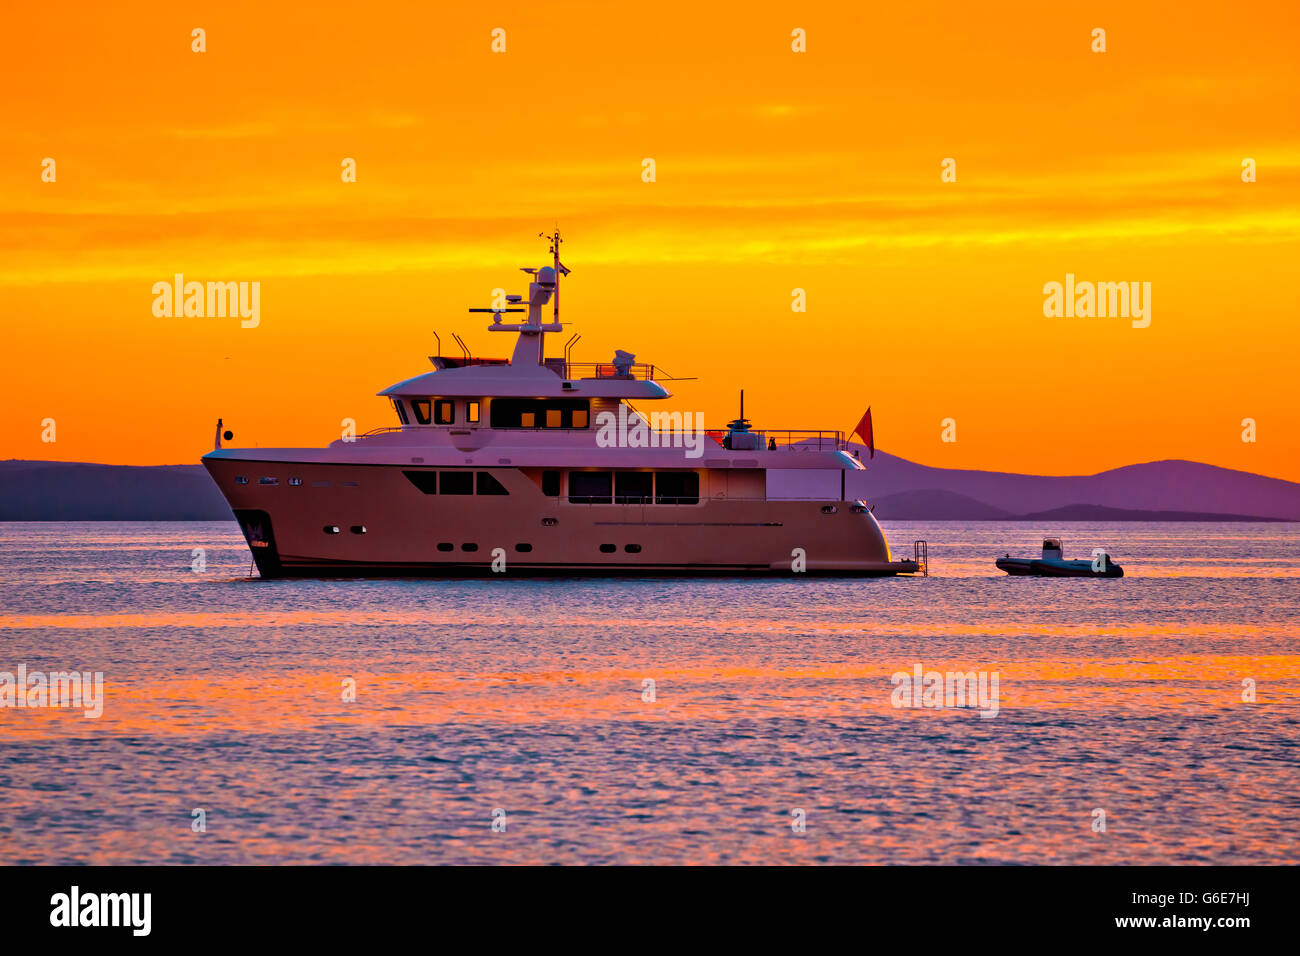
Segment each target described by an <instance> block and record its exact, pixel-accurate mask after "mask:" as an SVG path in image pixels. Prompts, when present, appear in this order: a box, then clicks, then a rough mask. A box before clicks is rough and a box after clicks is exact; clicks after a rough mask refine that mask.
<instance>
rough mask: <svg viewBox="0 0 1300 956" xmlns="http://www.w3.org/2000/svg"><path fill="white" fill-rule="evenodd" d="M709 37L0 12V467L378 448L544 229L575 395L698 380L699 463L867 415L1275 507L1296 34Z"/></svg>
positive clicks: (672, 23)
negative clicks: (623, 378)
mask: <svg viewBox="0 0 1300 956" xmlns="http://www.w3.org/2000/svg"><path fill="white" fill-rule="evenodd" d="M715 6H716V5H711V4H699V3H690V4H687V3H664V2H656V3H654V4H649V5H646V4H635V5H633V4H616V3H545V4H540V3H537V4H522V3H507V4H496V5H483V4H474V3H465V4H454V5H451V6H450V7H448V6H447V5H444V4H437V5H435V4H430V3H411V4H393V3H374V4H354V3H330V2H326V3H311V4H305V3H301V4H298V3H278V4H270V3H233V2H221V3H215V2H214V3H179V2H157V3H146V2H137V3H123V4H111V5H110V4H99V3H93V4H92V3H89V2H87V3H75V4H74V3H57V2H55V3H43V4H26V5H22V6H21V7H17V6H14V7H11V9H10V10H8V11H7V12H6V15H5V21H6V22H5V28H4V29H3V30H2V31H0V73H2V74H3V76H2V78H3V85H2V86H0V116H2V117H3V120H4V122H3V123H0V144H2V147H3V148H0V245H2V247H3V255H2V256H0V315H3V321H4V323H5V332H6V345H7V347H6V349H5V354H6V356H7V358H8V361H6V362H5V371H4V376H3V384H2V385H0V390H2V391H0V397H2V398H3V401H2V402H0V458H8V457H17V458H43V459H64V460H79V461H105V462H120V463H133V464H149V463H161V462H195V461H197V460H198V457H199V456H200V455H201V454H202V453H203V452H205V451H206V450H208V449H209V448H210V447H211V435H212V424H213V422H214V421H215V419H216V418H217V417H218V416H222V417H224V418H225V420H226V422H227V424H228V425H229V427H231V428H233V429H234V431H235V433H236V441H235V442H234V444H235V445H241V446H242V445H253V444H260V445H323V444H325V443H327V442H328V441H330V440H332V439H334V438H337V437H338V435H339V422H340V420H341V419H342V418H345V417H352V418H355V419H356V420H357V422H358V426H359V428H360V429H361V430H364V429H366V428H369V427H373V426H375V425H387V424H391V423H393V418H392V415H391V412H390V411H389V409H388V406H387V403H386V402H384V401H383V400H381V399H378V398H376V397H374V393H375V392H377V391H379V390H380V389H381V388H383V387H385V386H387V385H389V384H391V383H392V382H395V381H397V380H399V379H402V378H406V377H408V376H410V375H413V374H416V373H418V372H420V371H423V370H425V369H427V368H428V365H427V361H426V360H425V356H426V355H427V354H429V353H430V351H431V350H432V347H433V336H432V335H431V331H432V330H435V329H436V330H437V331H439V332H440V333H441V334H442V339H443V344H444V349H445V350H447V351H448V352H449V353H454V349H453V348H452V347H451V345H450V341H451V339H450V333H451V332H452V331H459V332H460V333H461V334H462V335H463V336H464V337H465V338H466V340H467V341H468V342H469V344H470V346H471V348H472V349H473V350H474V352H475V353H476V354H501V353H503V352H504V351H505V350H506V349H508V348H509V342H508V340H507V337H504V336H489V335H488V334H487V333H486V332H485V331H484V326H485V324H486V323H485V322H484V321H483V318H482V316H469V315H467V314H466V313H465V311H464V310H465V308H466V307H469V306H486V305H488V304H489V301H488V300H489V296H490V294H491V290H492V289H493V288H495V287H497V286H502V285H504V286H506V288H507V291H510V292H524V291H525V286H524V282H523V278H524V277H523V275H522V274H521V273H519V272H517V271H515V270H516V268H517V267H518V266H522V265H540V264H542V263H543V261H544V258H545V244H544V243H542V242H540V241H539V240H537V239H536V238H535V237H536V235H537V233H538V232H539V231H540V230H542V229H544V228H546V227H549V226H550V225H551V224H552V223H553V222H555V221H557V220H558V221H559V223H560V225H561V227H562V228H563V229H564V230H565V233H566V237H567V240H568V242H567V245H566V257H565V258H566V262H567V264H568V265H569V266H570V267H571V268H572V269H573V270H574V272H573V275H572V276H571V277H570V279H568V280H566V281H567V285H566V287H565V292H564V300H563V301H564V318H565V319H566V320H567V321H571V322H573V323H575V324H574V331H578V332H581V333H582V335H583V340H582V343H581V345H580V346H579V348H578V351H577V352H576V353H575V358H576V359H577V360H580V361H596V360H606V359H608V358H609V357H610V356H611V355H612V352H613V349H614V348H623V349H627V350H628V351H631V352H634V353H636V355H637V357H638V359H639V360H640V361H645V362H652V363H656V364H658V365H660V366H661V367H662V368H664V369H667V370H668V371H669V372H671V373H673V374H675V375H679V376H699V378H700V380H699V381H697V382H682V383H680V384H679V385H678V386H676V387H675V388H674V391H675V393H676V398H675V399H674V400H673V402H672V403H671V406H672V407H676V408H681V409H683V410H697V411H703V413H704V415H705V420H706V422H707V423H708V424H710V425H720V424H722V423H723V422H724V421H725V420H726V419H727V418H729V417H731V416H732V415H733V414H734V412H735V403H736V391H737V390H738V389H739V388H741V387H744V388H745V390H746V411H747V413H748V414H749V416H750V417H751V418H753V419H754V420H755V423H756V425H758V426H759V427H780V428H799V427H807V428H814V427H826V428H839V429H843V430H846V431H847V430H848V429H849V428H851V427H852V426H853V424H854V423H855V422H856V421H857V418H858V416H859V415H860V414H861V412H862V410H863V408H864V407H865V406H866V405H868V404H870V405H872V406H873V409H874V414H875V419H876V434H877V439H878V442H879V444H880V446H881V447H882V448H884V449H886V450H888V451H891V452H894V453H896V454H900V455H903V456H905V457H908V458H911V459H914V460H917V461H922V462H926V463H930V464H936V465H945V466H951V467H972V468H995V469H1004V470H1015V471H1032V472H1039V473H1056V474H1065V473H1090V472H1094V471H1098V470H1101V469H1104V468H1108V467H1114V466H1118V465H1122V464H1127V463H1131V462H1135V461H1146V460H1152V459H1158V458H1168V457H1180V458H1191V459H1196V460H1201V461H1209V462H1213V463H1215V464H1220V465H1225V466H1228V467H1233V468H1242V469H1246V470H1251V471H1258V472H1262V473H1265V474H1271V475H1276V476H1279V477H1283V478H1289V479H1292V480H1300V439H1298V437H1297V422H1298V420H1300V415H1298V414H1297V412H1298V411H1300V400H1298V399H1297V398H1296V394H1295V391H1294V389H1295V381H1294V380H1295V379H1296V377H1297V374H1296V372H1295V367H1296V364H1297V360H1296V352H1297V349H1296V346H1297V343H1298V341H1300V332H1298V331H1297V324H1296V323H1297V319H1298V318H1300V292H1298V291H1297V281H1298V280H1297V271H1298V270H1297V268H1296V264H1297V251H1298V247H1297V226H1298V225H1300V132H1298V131H1297V123H1296V117H1297V116H1300V76H1298V75H1297V66H1296V63H1297V59H1298V57H1297V54H1296V49H1297V41H1298V40H1300V4H1297V3H1295V2H1294V0H1287V2H1262V3H1255V4H1249V5H1242V4H1239V3H1180V4H1177V5H1174V4H1166V5H1162V6H1160V7H1157V6H1155V5H1151V4H1135V3H1051V4H1045V3H1041V2H1036V3H1003V4H994V5H993V7H994V9H986V8H984V5H978V6H977V5H970V6H969V7H967V6H965V5H956V4H946V3H937V4H916V5H910V6H909V7H907V8H905V9H891V8H888V7H887V6H885V5H880V6H879V8H877V7H876V6H874V5H865V4H859V3H852V4H850V3H823V4H796V5H790V4H773V3H764V2H753V3H746V4H738V3H736V4H726V5H724V6H725V7H726V8H727V9H726V10H720V9H715ZM194 27H203V28H204V29H205V30H206V31H207V47H208V50H207V52H206V53H202V54H198V53H193V52H191V49H190V45H191V33H190V31H191V30H192V29H193V28H194ZM494 27H502V28H504V29H505V30H506V43H507V47H506V52H505V53H504V54H494V53H492V52H491V48H490V45H491V31H492V29H493V28H494ZM796 27H800V28H803V29H804V30H806V31H807V38H808V39H807V45H808V52H807V53H804V54H796V53H793V52H791V49H790V33H791V30H792V29H794V28H796ZM1095 27H1103V28H1105V29H1106V31H1107V47H1108V49H1107V52H1105V53H1103V54H1095V53H1092V52H1091V51H1090V43H1091V31H1092V30H1093V28H1095ZM45 157H52V158H54V159H55V161H56V163H57V181H56V182H54V183H43V182H41V163H42V160H43V159H44V158H45ZM344 157H353V158H355V159H356V160H357V173H358V182H356V183H355V184H345V183H343V182H342V181H341V178H340V164H341V161H342V160H343V158H344ZM646 157H652V158H654V159H655V161H656V163H657V174H658V181H657V182H655V183H644V182H642V180H641V161H642V159H643V158H646ZM945 157H952V158H954V159H955V160H956V162H957V182H955V183H942V182H941V181H940V162H941V160H943V159H944V158H945ZM1244 157H1252V158H1254V159H1255V160H1256V161H1257V163H1258V182H1257V183H1254V184H1245V183H1243V182H1242V181H1241V161H1242V159H1243V158H1244ZM177 272H180V273H183V274H185V276H186V277H187V278H190V279H198V280H201V281H204V280H222V281H241V280H242V281H258V282H260V283H261V324H260V326H259V327H258V328H256V329H241V328H240V326H239V322H238V320H237V319H220V318H202V319H200V318H190V319H184V318H179V319H178V318H170V319H168V318H156V317H155V316H154V315H153V312H152V309H151V305H152V301H153V295H152V292H151V288H152V285H153V283H154V282H156V281H159V280H167V279H170V277H171V276H172V275H173V274H174V273H177ZM1067 272H1071V273H1074V274H1075V275H1076V276H1078V278H1079V279H1080V280H1083V279H1091V280H1095V281H1139V282H1142V281H1146V282H1150V283H1151V284H1152V322H1151V326H1150V327H1149V328H1146V329H1134V328H1131V327H1130V325H1129V323H1128V321H1127V320H1124V319H1100V318H1047V317H1045V316H1044V315H1043V311H1042V305H1043V293H1042V287H1043V284H1044V283H1046V282H1049V281H1053V280H1055V281H1062V280H1063V278H1064V276H1065V274H1066V273H1067ZM795 287H800V288H804V289H806V290H807V296H808V311H807V313H804V314H796V313H792V312H791V310H790V302H791V290H792V289H793V288H795ZM551 344H552V346H553V348H558V346H559V345H560V343H559V342H556V341H555V338H554V337H552V341H551ZM665 404H669V403H665ZM1246 417H1250V418H1254V419H1255V420H1256V422H1257V428H1258V441H1257V442H1256V443H1254V444H1247V443H1244V442H1242V441H1241V431H1242V426H1241V421H1242V419H1243V418H1246ZM45 418H53V419H55V421H56V423H57V441H56V442H55V443H53V444H49V443H43V442H42V441H41V432H42V426H41V423H42V420H43V419H45ZM945 418H953V419H955V420H956V423H957V439H958V440H957V441H956V442H955V443H944V442H942V441H941V440H940V438H941V424H940V423H941V421H942V420H943V419H945Z"/></svg>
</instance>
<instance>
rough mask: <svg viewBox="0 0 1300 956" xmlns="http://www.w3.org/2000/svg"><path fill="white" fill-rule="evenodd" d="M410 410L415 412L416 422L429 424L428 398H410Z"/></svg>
mask: <svg viewBox="0 0 1300 956" xmlns="http://www.w3.org/2000/svg"><path fill="white" fill-rule="evenodd" d="M411 410H412V411H414V412H415V420H416V421H417V422H419V423H420V424H421V425H427V424H429V400H428V399H427V398H415V399H412V400H411Z"/></svg>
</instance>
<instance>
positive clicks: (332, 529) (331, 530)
mask: <svg viewBox="0 0 1300 956" xmlns="http://www.w3.org/2000/svg"><path fill="white" fill-rule="evenodd" d="M322 530H323V531H324V532H325V533H326V534H338V533H339V526H338V525H336V524H327V525H326V526H325V527H324V528H323V529H322Z"/></svg>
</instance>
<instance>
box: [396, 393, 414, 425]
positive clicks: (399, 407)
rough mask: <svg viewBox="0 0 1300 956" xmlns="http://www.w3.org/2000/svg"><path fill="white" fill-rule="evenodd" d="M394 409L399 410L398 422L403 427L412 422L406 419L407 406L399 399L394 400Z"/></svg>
mask: <svg viewBox="0 0 1300 956" xmlns="http://www.w3.org/2000/svg"><path fill="white" fill-rule="evenodd" d="M393 408H394V409H396V410H397V420H398V421H399V422H401V423H402V424H403V425H409V424H410V422H409V421H407V419H406V406H405V405H403V404H402V402H401V401H400V400H399V399H396V398H395V399H393Z"/></svg>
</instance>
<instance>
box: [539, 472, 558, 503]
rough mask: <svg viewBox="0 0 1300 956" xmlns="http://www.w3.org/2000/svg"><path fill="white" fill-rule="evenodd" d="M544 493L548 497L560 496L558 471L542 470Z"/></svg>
mask: <svg viewBox="0 0 1300 956" xmlns="http://www.w3.org/2000/svg"><path fill="white" fill-rule="evenodd" d="M542 494H544V495H546V497H548V498H558V497H560V473H559V472H558V471H544V472H542Z"/></svg>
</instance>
